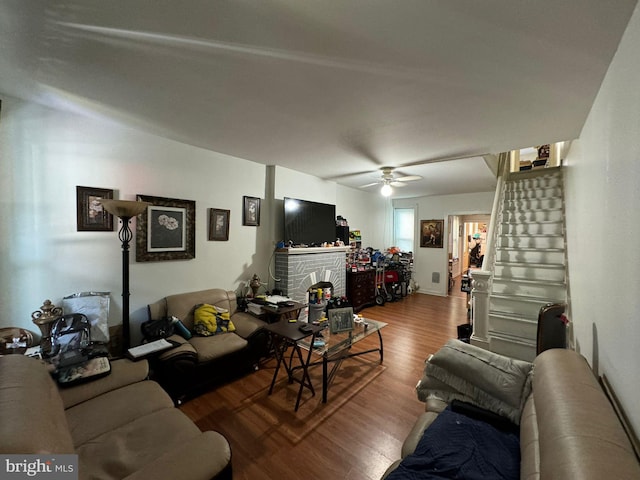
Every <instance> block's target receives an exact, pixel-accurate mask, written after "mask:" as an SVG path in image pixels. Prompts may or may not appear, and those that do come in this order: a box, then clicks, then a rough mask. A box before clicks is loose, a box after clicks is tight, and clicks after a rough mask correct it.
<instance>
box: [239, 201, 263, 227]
mask: <svg viewBox="0 0 640 480" xmlns="http://www.w3.org/2000/svg"><path fill="white" fill-rule="evenodd" d="M242 200H243V208H242V225H248V226H250V227H257V226H259V225H260V199H259V198H257V197H247V196H244V197H242Z"/></svg>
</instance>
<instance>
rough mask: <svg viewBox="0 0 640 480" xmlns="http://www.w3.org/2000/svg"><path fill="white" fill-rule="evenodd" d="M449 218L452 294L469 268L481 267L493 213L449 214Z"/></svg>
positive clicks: (450, 284)
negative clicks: (480, 262)
mask: <svg viewBox="0 0 640 480" xmlns="http://www.w3.org/2000/svg"><path fill="white" fill-rule="evenodd" d="M448 220H449V221H448V225H449V232H448V233H449V235H448V240H449V242H448V249H449V255H448V256H449V294H452V293H455V292H454V289H455V285H456V284H459V282H457V280H458V279H459V278H460V277H461V276H462V275H463V274H465V273H466V272H467V271H468V270H469V268H479V267H478V258H479V257H481V256H483V255H484V254H485V250H486V245H487V230H488V227H489V221H490V220H491V215H489V214H477V215H449V219H448ZM474 248H475V250H474ZM472 250H474V251H473V252H472ZM472 253H473V255H474V258H472Z"/></svg>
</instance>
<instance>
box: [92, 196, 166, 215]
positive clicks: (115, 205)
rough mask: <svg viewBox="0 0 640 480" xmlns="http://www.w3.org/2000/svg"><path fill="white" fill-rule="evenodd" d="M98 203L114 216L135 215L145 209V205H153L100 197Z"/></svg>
mask: <svg viewBox="0 0 640 480" xmlns="http://www.w3.org/2000/svg"><path fill="white" fill-rule="evenodd" d="M100 203H101V204H102V206H103V207H104V209H105V210H106V211H107V212H109V213H110V214H112V215H115V216H116V217H127V218H131V217H135V216H137V215H140V214H141V213H142V212H144V211H145V210H146V208H147V207H149V206H151V205H153V204H152V203H149V202H136V201H134V200H111V199H102V200H100Z"/></svg>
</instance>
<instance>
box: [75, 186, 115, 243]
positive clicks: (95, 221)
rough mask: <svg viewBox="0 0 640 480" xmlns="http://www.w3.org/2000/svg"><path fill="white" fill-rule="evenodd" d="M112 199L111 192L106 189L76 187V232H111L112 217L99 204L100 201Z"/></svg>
mask: <svg viewBox="0 0 640 480" xmlns="http://www.w3.org/2000/svg"><path fill="white" fill-rule="evenodd" d="M112 198H113V190H110V189H107V188H93V187H76V203H77V209H76V216H77V230H78V232H111V231H113V215H111V214H110V213H109V212H107V211H106V210H105V209H104V208H102V204H101V203H100V200H103V199H112Z"/></svg>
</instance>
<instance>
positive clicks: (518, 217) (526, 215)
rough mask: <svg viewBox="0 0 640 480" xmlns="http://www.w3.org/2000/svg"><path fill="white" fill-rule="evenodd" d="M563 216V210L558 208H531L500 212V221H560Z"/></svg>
mask: <svg viewBox="0 0 640 480" xmlns="http://www.w3.org/2000/svg"><path fill="white" fill-rule="evenodd" d="M563 218H564V212H563V211H562V210H560V209H558V210H531V211H513V210H507V211H505V212H503V214H502V221H503V222H505V223H510V222H524V223H531V222H560V221H562V219H563Z"/></svg>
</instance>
